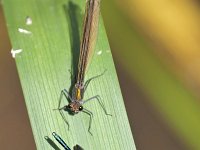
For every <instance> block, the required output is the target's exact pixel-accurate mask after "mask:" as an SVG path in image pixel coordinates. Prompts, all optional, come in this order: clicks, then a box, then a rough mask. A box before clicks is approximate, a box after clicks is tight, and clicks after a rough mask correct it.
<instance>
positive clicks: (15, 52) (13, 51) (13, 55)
mask: <svg viewBox="0 0 200 150" xmlns="http://www.w3.org/2000/svg"><path fill="white" fill-rule="evenodd" d="M21 52H22V49H16V50H14V49H11V54H12V57H13V58H15V57H16V54H19V53H21Z"/></svg>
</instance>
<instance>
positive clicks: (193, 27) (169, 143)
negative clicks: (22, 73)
mask: <svg viewBox="0 0 200 150" xmlns="http://www.w3.org/2000/svg"><path fill="white" fill-rule="evenodd" d="M0 14H1V17H0V25H1V26H0V51H1V53H0V54H1V55H0V60H1V61H0V63H1V64H0V67H1V68H0V78H1V79H2V80H4V82H5V83H4V85H7V84H11V83H10V82H9V81H10V80H11V79H13V78H14V79H15V81H13V82H14V84H13V85H15V86H13V85H12V87H14V88H13V89H12V90H13V91H15V89H16V88H18V87H19V89H21V88H20V84H19V81H18V76H17V71H16V68H15V69H13V68H14V67H15V65H14V61H13V59H11V56H10V47H11V46H10V45H9V39H8V37H7V36H6V33H7V32H6V28H5V22H4V20H3V19H2V17H3V14H2V10H1V13H0ZM102 15H103V18H104V23H105V27H106V31H107V34H108V38H109V42H110V45H111V49H112V53H113V56H114V60H115V63H116V67H117V71H118V76H119V80H120V84H121V89H122V93H123V96H124V101H125V104H126V109H127V113H128V116H129V120H130V124H131V128H132V132H133V136H134V139H135V143H136V147H137V149H138V150H200V142H199V139H200V101H199V99H200V92H199V91H198V90H199V89H200V59H199V58H200V42H199V41H200V28H199V26H200V1H198V0H173V1H172V0H151V1H147V0H123V1H120V0H109V1H108V0H107V1H106V0H102ZM5 37H7V38H5ZM2 52H3V53H2ZM8 62H9V64H10V65H8V64H7V63H8ZM5 68H6V71H5ZM3 72H4V75H2V73H3ZM5 79H7V80H5ZM1 82H2V81H1ZM13 82H12V83H13ZM4 85H2V84H1V86H0V89H4V90H5V86H4ZM10 88H11V87H9V86H8V87H7V88H6V89H7V93H6V92H2V90H0V92H1V95H2V96H1V98H3V97H4V98H3V99H5V101H6V98H8V97H7V94H9V93H10ZM18 92H19V93H20V95H21V97H22V92H21V90H20V91H18ZM16 97H19V96H16ZM16 97H12V98H11V97H10V98H9V99H11V100H12V101H11V102H12V103H13V102H14V101H15V99H16ZM11 102H10V103H11ZM10 103H8V101H7V103H5V105H2V108H1V110H2V111H1V114H0V115H2V116H3V114H4V113H5V111H6V110H7V109H11V110H9V113H11V114H12V113H14V114H16V115H17V113H16V112H15V111H14V110H13V112H12V109H13V108H10ZM18 107H19V108H18ZM21 107H23V108H21ZM17 108H18V109H23V110H24V111H23V113H24V112H26V109H25V106H24V104H23V105H22V104H21V105H19V106H17ZM21 114H22V112H19V114H18V116H17V117H18V118H20V117H21V120H25V122H26V128H25V127H21V128H17V129H15V130H18V131H20V132H24V128H25V129H26V132H28V133H29V134H28V135H27V136H29V138H25V139H24V138H22V139H20V138H19V139H17V140H18V141H17V142H16V143H15V144H16V146H15V144H14V145H12V147H15V149H17V145H18V147H19V149H20V146H19V145H20V144H22V143H28V144H29V145H30V143H32V146H31V148H32V149H35V147H34V144H33V143H34V142H33V139H32V137H31V131H30V125H29V122H28V120H27V115H24V116H22V115H21ZM15 118H16V117H15ZM10 119H13V118H11V116H10ZM6 120H7V123H13V122H9V121H8V117H6ZM18 121H19V124H20V119H16V120H15V123H16V124H17V123H18ZM5 125H6V124H2V125H0V128H1V130H4V129H5V127H6V126H5ZM24 126H25V125H24ZM9 131H10V130H9V129H8V131H4V132H3V133H4V134H3V135H7V136H6V137H5V136H3V135H1V136H0V144H1V145H2V144H3V143H4V145H5V149H9V148H8V143H7V144H5V143H6V141H9V140H8V139H10V138H11V137H12V136H13V133H12V132H14V131H12V130H11V131H12V132H11V133H10V134H8V132H9ZM20 132H19V133H18V134H17V135H19V134H20ZM1 133H2V132H1ZM17 135H16V136H17ZM24 140H27V141H26V142H24ZM2 141H3V142H2ZM27 147H28V145H27ZM31 148H30V147H29V150H30V149H31ZM24 149H25V148H24Z"/></svg>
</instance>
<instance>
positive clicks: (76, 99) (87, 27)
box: [58, 0, 110, 134]
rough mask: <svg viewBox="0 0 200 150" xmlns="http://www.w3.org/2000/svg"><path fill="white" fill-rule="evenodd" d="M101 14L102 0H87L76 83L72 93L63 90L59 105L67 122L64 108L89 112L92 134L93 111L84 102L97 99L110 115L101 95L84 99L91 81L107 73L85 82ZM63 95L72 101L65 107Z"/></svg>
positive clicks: (71, 110) (73, 111)
mask: <svg viewBox="0 0 200 150" xmlns="http://www.w3.org/2000/svg"><path fill="white" fill-rule="evenodd" d="M99 14H100V0H87V2H86V10H85V16H84V24H83V33H82V40H81V45H80V55H79V63H78V72H77V76H76V79H75V85H74V87H73V90H72V94H71V95H70V93H69V92H68V91H67V90H66V89H64V90H62V92H61V98H60V101H59V105H58V110H59V112H60V114H61V116H62V117H63V119H64V120H65V122H66V123H67V124H68V122H67V120H66V119H65V117H64V114H63V112H62V110H65V111H70V112H71V113H73V114H77V113H78V112H80V111H82V112H84V113H86V114H88V115H89V116H90V121H89V128H88V131H89V133H90V134H91V132H90V128H91V123H92V117H93V113H92V112H91V111H89V110H88V109H85V108H83V104H84V103H86V102H88V101H90V100H95V99H96V100H98V102H99V104H100V106H101V107H102V108H103V110H104V112H105V114H106V115H110V114H108V113H107V111H106V109H105V106H104V104H103V102H102V101H101V99H100V96H99V95H96V96H93V97H91V98H89V99H86V100H83V96H84V92H85V91H86V89H87V86H88V84H89V83H90V81H91V80H93V79H95V78H97V77H100V76H102V75H103V74H104V73H105V71H104V72H103V73H102V74H100V75H97V76H95V77H92V78H90V79H89V80H87V81H86V82H84V77H85V72H86V68H87V64H88V62H89V58H90V56H91V55H92V51H93V50H94V46H95V43H96V37H97V31H98V22H99ZM63 95H64V96H65V97H66V99H69V100H70V102H69V104H68V105H66V106H64V107H60V105H61V99H62V96H63ZM68 127H69V124H68Z"/></svg>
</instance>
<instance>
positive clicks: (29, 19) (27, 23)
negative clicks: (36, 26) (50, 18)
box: [26, 16, 33, 25]
mask: <svg viewBox="0 0 200 150" xmlns="http://www.w3.org/2000/svg"><path fill="white" fill-rule="evenodd" d="M32 23H33V22H32V19H31V17H29V16H27V17H26V25H32Z"/></svg>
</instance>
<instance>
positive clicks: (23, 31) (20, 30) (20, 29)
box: [18, 28, 31, 34]
mask: <svg viewBox="0 0 200 150" xmlns="http://www.w3.org/2000/svg"><path fill="white" fill-rule="evenodd" d="M18 31H19V32H20V33H24V34H31V31H28V30H26V29H22V28H18Z"/></svg>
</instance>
